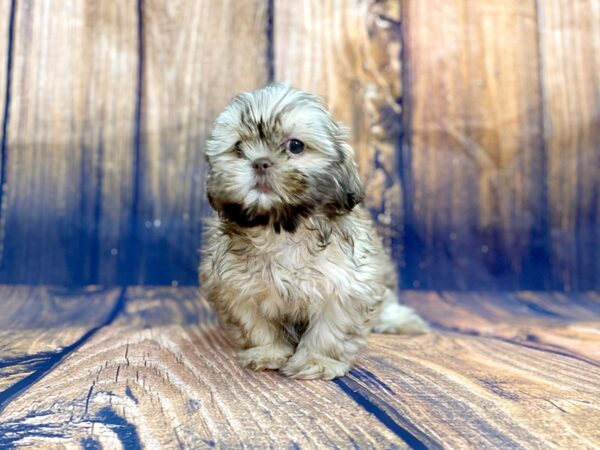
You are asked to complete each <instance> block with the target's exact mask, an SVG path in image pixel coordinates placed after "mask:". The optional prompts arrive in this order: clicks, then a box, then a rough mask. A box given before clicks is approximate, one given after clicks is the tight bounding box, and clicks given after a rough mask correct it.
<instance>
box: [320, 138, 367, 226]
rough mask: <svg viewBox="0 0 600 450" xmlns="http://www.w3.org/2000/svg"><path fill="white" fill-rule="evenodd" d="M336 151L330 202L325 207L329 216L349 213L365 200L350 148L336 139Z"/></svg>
mask: <svg viewBox="0 0 600 450" xmlns="http://www.w3.org/2000/svg"><path fill="white" fill-rule="evenodd" d="M336 149H337V150H338V155H339V159H338V161H336V162H335V163H333V164H332V167H331V172H330V175H331V178H332V179H331V185H330V186H329V188H328V190H329V192H330V201H329V203H328V204H327V205H325V212H326V213H327V215H330V216H334V215H343V214H347V213H349V212H350V211H352V209H353V208H354V207H355V206H356V205H358V204H359V203H360V202H361V201H363V199H364V198H365V192H364V188H363V184H362V182H361V181H360V176H359V174H358V166H357V165H356V162H355V161H354V152H353V150H352V147H350V145H348V144H347V143H346V142H345V141H343V140H342V139H337V140H336Z"/></svg>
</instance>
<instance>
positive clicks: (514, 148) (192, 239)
mask: <svg viewBox="0 0 600 450" xmlns="http://www.w3.org/2000/svg"><path fill="white" fill-rule="evenodd" d="M13 12H14V14H13ZM599 16H600V0H581V1H577V2H572V1H568V0H548V1H544V2H536V1H534V0H525V1H522V2H512V3H511V2H506V1H502V0H486V1H478V0H431V1H429V2H418V1H409V0H404V1H396V0H384V1H374V0H366V1H362V0H360V1H359V0H348V1H342V0H326V1H317V0H310V1H306V2H289V1H283V0H277V1H276V0H273V1H259V0H248V1H243V2H223V1H218V0H201V1H192V0H176V1H169V2H164V1H159V0H145V1H142V0H124V1H120V0H106V1H102V2H89V1H84V0H74V1H71V2H51V1H46V2H34V1H32V0H18V1H17V0H4V1H2V2H0V112H1V117H0V120H1V123H2V130H4V129H5V128H6V131H7V132H6V133H4V131H2V136H0V138H1V140H2V142H3V143H4V144H6V145H4V144H3V147H2V149H3V150H2V151H1V152H0V174H2V175H0V178H2V180H0V184H2V183H4V187H3V189H2V194H0V282H6V283H19V282H20V283H38V284H40V283H41V284H60V285H86V284H112V285H121V284H123V283H128V284H132V283H133V284H140V283H143V284H148V285H150V284H163V285H165V284H166V285H168V284H173V285H177V284H178V285H182V284H195V283H196V282H197V277H196V267H197V265H198V259H199V256H198V252H197V250H198V248H199V247H200V244H201V238H202V237H201V220H202V218H203V217H204V216H205V215H207V214H208V210H209V207H208V205H207V202H206V200H205V198H204V197H205V196H204V191H203V183H204V174H205V170H206V167H205V164H204V161H203V156H202V148H203V146H204V142H205V140H206V138H207V136H208V133H209V130H210V125H211V123H212V121H213V120H214V118H215V117H216V115H217V114H218V113H219V111H221V109H222V108H223V106H224V105H225V104H226V103H227V101H228V100H229V99H230V98H231V97H232V96H233V95H235V94H236V93H237V92H238V91H240V90H248V89H253V88H256V87H258V86H261V85H263V84H265V83H267V82H269V81H273V80H276V81H286V82H288V83H290V84H292V85H295V86H297V87H300V88H303V89H308V90H310V91H313V92H316V93H318V94H321V95H323V96H324V97H325V99H326V101H327V103H328V104H329V105H330V106H331V109H332V110H333V113H334V115H335V117H336V118H338V119H339V120H341V121H342V122H345V123H346V124H347V125H349V126H350V127H351V128H352V135H353V136H352V139H351V142H352V144H353V146H354V148H355V150H356V155H357V159H358V161H359V164H360V168H361V174H362V176H363V179H364V181H365V184H366V188H367V199H366V204H367V205H368V206H369V207H370V209H371V211H372V213H373V216H374V218H375V219H376V220H377V222H378V224H379V228H380V230H381V231H382V234H383V235H384V238H385V241H386V244H387V245H389V246H390V248H391V251H392V254H393V256H394V259H395V260H396V262H397V264H398V266H399V268H400V274H401V281H402V284H403V286H404V287H408V288H421V289H427V288H429V289H479V290H481V289H484V290H487V289H511V290H514V289H554V290H564V291H574V290H575V291H576V290H586V289H600V264H597V261H598V259H599V255H600V219H599V215H600V151H598V149H599V148H600V112H599V111H600V107H599V105H600V100H599V98H600V77H599V76H598V73H600V68H599V67H598V64H599V63H598V61H599V60H600V56H599V55H600V26H599V25H598V24H599V23H600V17H599ZM9 50H10V51H9ZM9 54H10V55H12V58H9ZM9 79H10V80H11V83H10V86H9V90H8V91H7V90H6V89H7V80H9ZM7 94H8V95H7ZM6 99H9V100H10V101H9V102H8V103H7V104H6ZM5 104H6V105H7V108H5V107H4V106H5Z"/></svg>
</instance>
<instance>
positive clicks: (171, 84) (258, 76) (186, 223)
mask: <svg viewBox="0 0 600 450" xmlns="http://www.w3.org/2000/svg"><path fill="white" fill-rule="evenodd" d="M143 5H144V6H143V11H142V14H143V45H144V49H143V55H144V59H143V61H144V64H143V69H142V70H143V86H142V104H141V114H142V115H141V121H142V135H141V145H142V150H141V153H140V161H139V164H140V166H139V176H140V180H139V183H140V190H139V196H140V197H139V207H138V211H137V221H138V223H137V229H136V233H137V238H138V239H139V242H140V245H139V246H138V247H137V252H138V253H139V255H140V256H139V261H137V262H135V263H139V267H138V268H137V270H136V273H137V278H136V279H135V282H138V283H140V282H141V283H153V284H170V283H174V284H196V283H197V278H198V276H197V267H198V264H199V260H198V249H199V248H200V235H201V226H202V224H201V219H202V217H203V215H206V213H207V211H208V209H209V207H208V205H207V202H206V199H205V194H204V174H205V164H204V156H203V148H204V144H205V141H206V139H207V138H208V133H209V132H210V127H211V126H212V123H213V121H214V120H215V119H216V116H217V115H218V114H219V113H220V112H221V111H222V109H223V108H224V107H225V105H226V104H227V103H228V102H229V100H231V98H233V96H234V95H235V94H237V93H238V92H240V91H244V90H252V89H255V88H258V87H261V86H262V85H264V84H266V83H267V81H268V63H267V61H266V57H267V32H266V29H267V22H268V17H267V2H263V1H259V0H251V1H244V2H219V1H209V0H202V1H195V0H185V1H181V0H178V1H169V2H164V1H155V0H147V1H145V2H144V4H143ZM135 263H134V264H135Z"/></svg>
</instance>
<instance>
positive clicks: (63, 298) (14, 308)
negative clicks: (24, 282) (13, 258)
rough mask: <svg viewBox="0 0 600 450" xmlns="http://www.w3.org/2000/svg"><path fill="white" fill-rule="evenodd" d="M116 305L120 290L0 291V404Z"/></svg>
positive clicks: (26, 288) (49, 365) (23, 288)
mask: <svg viewBox="0 0 600 450" xmlns="http://www.w3.org/2000/svg"><path fill="white" fill-rule="evenodd" d="M118 299H119V289H118V288H113V289H101V288H96V287H93V286H90V287H87V288H81V289H65V288H60V289H59V288H46V287H31V286H19V285H14V286H0V311H1V312H2V313H1V314H0V403H3V402H5V401H7V400H8V398H9V395H10V396H12V395H14V394H15V393H18V392H20V391H21V390H23V389H26V388H27V387H28V386H29V385H31V384H33V383H34V382H35V381H37V380H38V379H39V374H40V373H41V372H43V371H45V370H48V369H50V368H52V367H53V366H55V365H56V364H57V363H59V362H60V360H61V359H62V357H63V355H64V354H65V353H66V352H69V351H72V350H73V348H72V347H77V346H79V345H81V343H83V342H84V341H85V340H87V339H88V338H89V334H90V333H91V332H92V331H93V330H94V329H96V328H98V327H100V326H102V324H105V323H106V322H107V320H109V319H110V317H111V313H112V314H114V313H115V312H114V310H115V307H116V306H117V304H118ZM9 388H10V389H9Z"/></svg>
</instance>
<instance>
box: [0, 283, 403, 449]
mask: <svg viewBox="0 0 600 450" xmlns="http://www.w3.org/2000/svg"><path fill="white" fill-rule="evenodd" d="M198 324H200V325H198ZM49 433H52V435H53V440H52V442H53V443H54V445H57V446H64V447H65V448H78V447H79V445H81V443H82V442H84V441H85V440H86V439H87V442H90V443H95V444H96V445H99V444H100V445H102V447H103V448H115V447H119V446H121V445H122V446H125V447H126V448H127V447H129V448H139V447H141V446H143V447H145V448H208V447H217V448H221V447H259V448H266V447H274V448H290V447H293V448H297V447H300V448H305V447H308V448H319V447H320V448H322V447H324V446H325V447H348V446H352V445H355V446H359V447H361V448H363V447H364V448H384V447H385V448H389V447H393V446H397V447H398V448H407V447H406V445H404V444H403V441H402V440H401V439H399V438H398V437H397V436H396V435H395V434H394V433H393V432H392V431H390V430H389V429H388V428H386V427H385V426H383V425H382V424H380V423H379V422H378V421H377V419H376V418H375V417H374V416H372V415H371V414H369V413H368V412H366V411H364V410H363V409H361V408H359V407H357V406H356V405H355V403H354V401H353V400H352V399H350V398H348V397H346V396H344V395H342V394H341V392H340V391H339V389H338V388H337V387H336V385H335V384H332V383H327V382H314V383H302V382H297V381H293V380H289V379H284V378H282V377H280V376H278V375H277V374H275V373H253V372H249V371H247V370H244V369H241V368H240V367H239V366H238V365H237V364H236V363H235V361H234V359H233V355H232V351H231V348H230V345H229V344H228V343H227V342H226V340H225V338H224V336H223V334H222V332H221V331H220V330H219V329H218V328H217V326H216V325H215V324H214V315H213V314H212V312H211V311H210V309H209V307H208V305H207V304H206V303H204V302H203V301H200V298H199V293H198V291H197V290H196V289H192V288H190V289H185V288H179V289H177V290H174V289H165V288H158V289H141V288H132V289H130V290H129V291H128V298H127V305H126V308H125V311H124V313H123V315H122V316H121V317H120V319H119V320H118V321H117V322H115V323H114V324H113V325H112V326H111V327H109V328H107V329H104V330H102V331H101V332H99V333H98V334H97V335H96V336H95V337H94V338H93V339H92V340H90V342H89V343H88V344H87V345H85V346H83V347H81V348H80V349H79V350H78V351H77V352H76V353H74V354H72V355H70V356H69V357H68V358H67V359H66V360H65V361H64V363H63V364H62V365H61V366H60V368H59V369H57V370H55V371H53V372H51V373H49V374H48V375H47V376H46V377H45V378H44V379H43V380H42V381H40V382H39V383H38V384H36V385H35V386H34V387H32V388H31V389H30V390H29V391H27V392H26V393H24V394H23V395H22V396H21V397H19V398H18V399H16V400H15V401H13V402H12V403H11V404H9V405H8V406H7V408H6V409H5V410H4V412H3V413H2V414H1V416H0V446H1V445H2V444H4V445H8V444H10V445H22V444H29V445H33V447H43V446H44V445H46V443H47V442H49V441H48V439H47V438H46V436H45V435H47V434H49Z"/></svg>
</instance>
